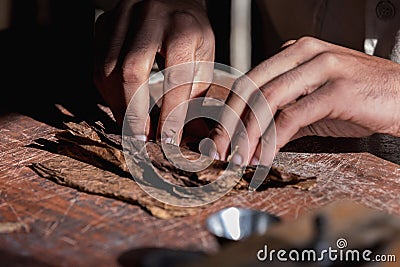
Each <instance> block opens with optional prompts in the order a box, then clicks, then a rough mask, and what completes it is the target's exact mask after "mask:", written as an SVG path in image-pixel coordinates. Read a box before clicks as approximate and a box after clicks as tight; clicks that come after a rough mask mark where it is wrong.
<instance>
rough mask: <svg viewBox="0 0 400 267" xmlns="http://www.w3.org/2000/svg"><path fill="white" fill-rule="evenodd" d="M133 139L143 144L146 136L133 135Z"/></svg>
mask: <svg viewBox="0 0 400 267" xmlns="http://www.w3.org/2000/svg"><path fill="white" fill-rule="evenodd" d="M133 138H135V139H137V140H140V141H143V142H146V141H147V136H146V135H143V134H138V135H134V136H133Z"/></svg>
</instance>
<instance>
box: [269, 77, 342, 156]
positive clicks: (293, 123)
mask: <svg viewBox="0 0 400 267" xmlns="http://www.w3.org/2000/svg"><path fill="white" fill-rule="evenodd" d="M333 91H334V85H331V84H327V85H324V86H323V87H322V88H320V89H319V90H317V91H315V92H313V93H311V94H310V95H307V96H305V97H304V98H302V99H300V100H299V101H297V102H296V103H295V104H293V105H291V106H289V107H288V108H286V109H284V110H282V112H280V113H279V115H278V116H277V118H276V121H275V125H276V136H277V141H276V151H278V150H279V149H280V148H282V147H283V146H284V145H286V144H287V143H288V142H289V141H290V140H291V139H292V137H293V136H294V135H295V134H296V133H297V132H299V130H300V129H302V128H304V127H306V126H308V125H311V124H313V123H315V122H318V121H320V120H322V119H325V118H327V119H335V117H336V114H338V113H340V112H341V109H342V107H341V106H340V103H339V104H338V102H337V101H338V98H337V96H335V95H334V94H333V93H332V92H333ZM339 100H340V99H339Z"/></svg>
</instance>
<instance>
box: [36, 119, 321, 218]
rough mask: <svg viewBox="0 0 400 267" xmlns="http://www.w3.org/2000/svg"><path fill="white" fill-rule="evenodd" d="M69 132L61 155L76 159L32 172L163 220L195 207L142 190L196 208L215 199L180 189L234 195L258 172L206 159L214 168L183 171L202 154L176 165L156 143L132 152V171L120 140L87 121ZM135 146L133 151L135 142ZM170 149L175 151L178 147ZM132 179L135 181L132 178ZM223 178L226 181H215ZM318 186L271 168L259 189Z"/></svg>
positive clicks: (62, 135) (311, 180)
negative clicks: (209, 188) (205, 188)
mask: <svg viewBox="0 0 400 267" xmlns="http://www.w3.org/2000/svg"><path fill="white" fill-rule="evenodd" d="M66 127H67V129H66V130H65V131H62V132H59V133H57V134H56V137H57V138H58V140H59V145H58V153H59V154H61V155H65V156H68V157H70V158H74V159H76V160H72V159H70V158H68V160H66V158H65V157H63V158H62V159H61V158H60V159H58V160H57V159H56V160H50V161H46V162H42V163H38V164H34V165H33V168H34V169H35V170H36V171H37V172H38V173H39V174H41V175H42V176H44V177H46V178H49V179H53V180H55V181H57V182H58V183H60V184H64V185H68V186H71V187H74V188H77V189H79V190H82V191H85V192H89V193H95V194H101V195H104V196H109V197H114V198H117V199H121V200H125V201H128V202H134V203H137V204H139V205H141V206H143V207H144V208H146V209H147V210H149V211H150V212H151V213H152V214H153V215H155V216H157V217H161V218H171V217H176V216H185V215H189V214H191V213H192V212H193V208H178V207H174V206H171V205H168V204H163V203H161V202H159V201H157V200H155V199H153V198H151V197H150V196H149V195H147V194H146V193H145V192H144V191H143V190H142V189H141V188H140V186H142V187H144V188H145V189H146V191H148V192H155V193H157V194H159V195H160V194H161V195H163V196H165V197H166V198H167V199H169V200H171V201H170V202H169V203H175V202H174V201H175V200H178V199H180V198H182V197H184V198H185V199H186V200H187V201H190V202H191V203H197V201H200V202H201V203H204V201H206V202H207V201H208V200H211V199H212V196H210V195H207V194H206V193H196V194H191V195H185V193H183V192H182V191H181V190H180V186H185V187H189V188H190V187H196V186H202V185H205V184H209V183H211V182H213V181H216V182H215V183H214V184H213V187H214V189H216V190H217V191H218V190H219V192H221V191H224V190H226V189H227V188H231V187H233V186H235V187H234V189H235V191H238V190H247V189H248V184H249V181H250V180H251V177H252V175H253V174H254V172H255V170H256V168H255V167H254V166H249V167H246V168H240V167H239V166H237V168H235V169H229V170H227V166H228V163H227V162H224V161H219V160H214V161H212V160H211V159H210V158H208V157H204V156H202V157H204V158H200V160H199V162H200V163H201V162H202V160H203V161H206V160H208V161H210V163H211V164H210V165H209V167H207V168H206V169H203V170H200V171H196V172H190V171H184V170H182V168H180V167H179V166H180V164H184V163H183V162H184V160H185V159H189V160H194V159H199V157H200V154H198V153H196V152H193V151H190V150H188V149H186V148H178V149H179V150H180V152H181V153H182V155H183V157H181V155H179V154H180V153H176V156H172V157H173V161H174V163H175V164H172V163H171V162H170V161H169V160H168V158H167V157H166V155H165V153H164V150H163V149H162V147H161V145H160V144H159V143H153V142H148V143H146V144H145V145H144V149H143V143H142V145H140V144H139V145H138V146H137V147H136V148H135V147H133V149H132V151H134V152H133V153H134V155H133V159H134V161H130V162H129V164H130V165H129V168H128V164H127V162H126V161H125V157H124V153H123V151H122V146H121V138H119V137H118V136H113V137H112V138H111V137H110V136H109V135H107V134H105V133H104V132H102V131H101V130H98V129H96V128H95V127H92V126H90V125H88V124H87V123H85V122H83V123H80V124H76V123H68V124H66ZM133 146H135V144H134V143H133ZM167 146H168V145H167ZM170 146H172V145H170ZM171 148H174V149H176V147H171ZM60 157H61V156H60ZM77 160H78V161H77ZM194 164H195V163H194ZM129 171H130V172H129ZM131 175H132V176H133V177H134V178H135V181H133V180H132V179H130V178H131ZM221 176H224V178H226V179H218V180H217V178H218V177H221ZM242 176H243V179H242V178H241V177H242ZM149 177H153V178H152V179H154V177H155V179H160V180H163V181H168V182H169V183H170V184H171V185H174V186H173V188H172V190H171V191H166V190H165V189H163V188H156V187H154V186H153V184H151V185H150V184H149V183H148V179H149ZM138 181H140V183H141V184H140V186H139V185H138V184H137V182H138ZM315 184H316V177H303V176H300V175H297V174H293V173H289V172H287V171H285V170H284V169H283V168H281V167H275V166H272V167H271V169H270V172H269V174H268V176H267V178H266V179H265V181H264V183H263V184H262V185H261V187H260V188H261V189H265V188H268V187H271V186H278V187H281V186H292V187H296V188H300V189H303V190H308V189H311V188H312V187H313V186H315ZM200 202H199V203H200Z"/></svg>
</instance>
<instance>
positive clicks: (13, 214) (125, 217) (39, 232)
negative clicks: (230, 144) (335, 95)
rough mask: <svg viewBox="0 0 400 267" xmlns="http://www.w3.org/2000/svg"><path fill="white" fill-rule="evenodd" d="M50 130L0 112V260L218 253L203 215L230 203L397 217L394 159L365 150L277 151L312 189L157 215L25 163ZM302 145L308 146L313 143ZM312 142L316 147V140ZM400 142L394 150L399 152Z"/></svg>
mask: <svg viewBox="0 0 400 267" xmlns="http://www.w3.org/2000/svg"><path fill="white" fill-rule="evenodd" d="M55 130H56V128H54V127H51V126H49V125H47V124H45V123H42V122H39V121H36V120H34V119H32V118H30V117H28V116H24V115H20V114H16V113H14V114H4V115H2V116H1V117H0V158H1V161H0V225H1V224H4V223H15V224H17V225H19V226H20V227H16V228H15V229H13V230H11V231H10V232H11V233H5V232H3V233H0V262H2V263H10V262H13V263H15V262H18V263H20V265H24V264H26V263H29V265H30V266H71V265H74V266H91V265H94V264H96V265H97V266H118V265H119V261H120V257H121V255H124V254H125V253H126V252H127V251H131V252H134V251H135V250H140V249H143V248H160V247H161V248H169V249H180V250H190V251H201V252H215V251H217V250H218V246H219V244H218V242H217V241H216V240H215V239H214V237H213V236H211V235H210V234H209V233H208V232H207V231H206V229H205V224H204V222H205V219H206V218H207V216H208V215H209V214H211V213H212V212H215V211H217V210H219V209H221V208H223V207H227V206H230V205H235V206H241V207H252V208H255V209H259V210H263V211H268V212H270V213H273V214H275V215H278V216H281V217H282V218H283V219H292V218H295V217H297V216H299V215H300V214H302V213H303V212H307V211H309V210H313V209H316V208H318V207H320V206H322V205H325V204H327V203H330V202H331V201H334V200H337V199H344V198H350V199H353V200H354V201H356V202H358V203H361V204H363V205H366V206H369V207H373V208H377V209H379V210H384V211H386V212H388V213H391V214H395V215H398V216H400V198H399V195H400V167H399V165H397V164H395V163H393V162H389V161H386V160H383V159H381V158H379V157H377V156H374V155H372V154H370V153H298V152H295V153H292V152H284V153H281V154H279V155H278V157H277V159H276V162H277V164H284V165H285V166H286V167H287V168H290V169H291V170H292V171H294V172H298V173H302V174H307V175H310V174H311V175H312V174H315V175H317V176H318V185H317V186H316V187H315V188H314V189H312V190H311V191H307V192H305V191H300V190H296V189H293V188H271V189H268V190H266V191H264V192H261V193H257V194H250V193H247V192H243V193H242V194H239V195H235V196H233V197H225V198H223V199H221V200H219V201H217V202H215V203H214V204H213V205H212V206H211V207H210V208H209V209H207V210H201V211H199V213H198V214H196V215H194V216H190V217H185V218H176V219H171V220H161V219H157V218H154V217H152V216H151V215H149V214H148V213H146V212H145V211H143V210H142V209H141V208H140V207H138V206H135V205H131V204H127V203H124V202H122V201H117V200H113V199H109V198H105V197H101V196H96V195H89V194H86V193H82V192H78V191H76V190H74V189H71V188H68V187H64V186H60V185H57V184H55V183H53V182H51V181H49V180H47V179H44V178H41V177H39V176H38V175H37V174H35V173H34V172H33V171H32V170H31V169H30V168H28V165H29V164H30V163H32V162H40V161H41V160H45V159H48V158H51V157H53V156H54V155H53V154H51V153H49V152H47V151H44V150H40V149H35V148H32V147H29V146H28V145H29V144H31V143H32V142H33V141H34V140H36V139H38V138H44V139H48V138H51V137H52V135H53V133H54V131H55ZM301 142H306V141H301ZM301 142H300V145H301V144H302V143H301ZM329 142H332V140H329ZM303 145H304V148H305V149H306V150H310V149H311V148H310V146H312V145H310V144H309V143H306V144H304V143H303ZM315 146H316V147H317V150H320V149H319V148H320V147H319V146H320V145H319V146H317V145H315ZM289 148H290V146H289ZM397 148H398V147H396V148H395V149H394V150H393V152H392V153H398V149H397ZM291 149H293V150H296V149H298V150H299V149H301V147H300V148H299V147H296V146H292V147H291ZM329 149H332V147H331V144H329ZM286 150H290V149H286ZM339 150H340V149H339ZM0 228H1V227H0ZM14 265H15V264H14ZM20 265H17V266H20Z"/></svg>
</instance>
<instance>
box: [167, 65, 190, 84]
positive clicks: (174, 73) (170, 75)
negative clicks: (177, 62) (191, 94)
mask: <svg viewBox="0 0 400 267" xmlns="http://www.w3.org/2000/svg"><path fill="white" fill-rule="evenodd" d="M185 65H186V64H185ZM185 65H181V67H174V68H171V69H169V70H168V71H166V73H165V81H164V83H165V84H166V85H167V87H168V89H173V88H175V87H178V86H181V85H185V84H188V83H191V82H192V81H193V71H192V70H191V68H190V67H189V66H187V67H185Z"/></svg>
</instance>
